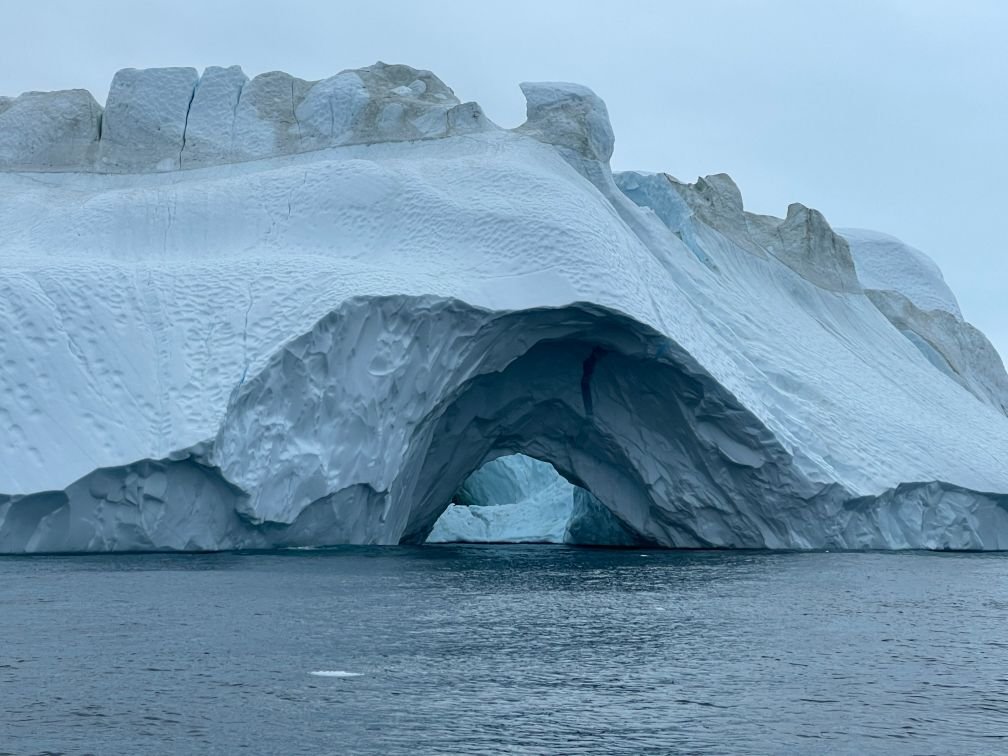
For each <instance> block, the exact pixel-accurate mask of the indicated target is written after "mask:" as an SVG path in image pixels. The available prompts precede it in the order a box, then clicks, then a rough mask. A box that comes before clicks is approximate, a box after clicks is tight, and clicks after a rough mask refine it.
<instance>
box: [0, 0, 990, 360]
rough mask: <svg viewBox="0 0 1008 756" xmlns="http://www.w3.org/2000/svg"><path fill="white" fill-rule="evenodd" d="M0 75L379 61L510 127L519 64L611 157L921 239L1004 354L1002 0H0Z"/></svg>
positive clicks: (87, 79) (96, 82)
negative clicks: (607, 121) (590, 108)
mask: <svg viewBox="0 0 1008 756" xmlns="http://www.w3.org/2000/svg"><path fill="white" fill-rule="evenodd" d="M4 26H5V34H4V42H3V45H2V46H0V93H2V94H8V95H12V94H18V93H20V92H21V91H24V90H28V89H41V90H47V89H61V88H70V87H85V88H87V89H90V90H91V91H92V92H93V93H94V94H95V96H96V97H97V98H98V99H99V100H101V101H104V98H105V95H106V94H107V92H108V85H109V82H110V81H111V79H112V74H113V73H114V72H115V71H116V70H117V69H119V68H125V67H128V66H134V67H148V66H167V65H190V66H195V67H197V68H203V67H205V66H207V65H230V64H233V63H238V64H240V65H242V66H243V67H244V69H245V72H246V73H247V74H249V75H250V76H251V75H255V74H258V73H262V72H264V71H269V70H273V69H282V70H285V71H289V72H290V73H292V74H294V75H297V76H301V77H303V78H306V79H319V78H324V77H326V76H329V75H331V74H333V73H336V72H337V71H340V70H342V69H345V68H356V67H359V66H364V65H368V64H370V63H373V62H375V61H376V60H384V61H386V62H390V63H393V62H394V63H408V64H410V65H412V66H415V67H418V68H429V69H431V70H433V71H434V72H435V73H436V74H437V75H439V76H440V77H441V78H442V79H443V80H444V81H445V82H446V83H447V84H448V85H449V86H450V87H452V88H453V89H454V90H455V92H456V94H458V95H459V97H461V98H462V99H464V100H476V101H478V102H479V103H480V104H481V105H482V106H483V108H484V110H485V111H486V113H487V114H488V115H489V116H490V118H492V119H493V120H495V121H496V122H497V123H499V124H500V125H502V126H514V125H517V124H518V123H520V122H521V121H522V120H524V100H523V98H522V96H521V92H520V91H519V89H518V82H520V81H525V80H531V81H536V80H565V81H574V82H579V83H582V84H586V85H588V86H590V87H592V88H593V89H594V90H595V91H596V92H598V94H600V95H601V96H602V97H603V99H605V101H606V102H607V104H608V106H609V113H610V115H611V117H612V121H613V127H614V130H615V132H616V154H615V156H614V158H613V165H614V167H615V168H617V169H629V168H635V169H641V170H655V171H666V172H668V173H671V174H673V175H675V176H677V177H679V178H681V179H689V180H693V179H694V178H695V177H696V176H698V175H704V174H708V173H716V172H721V171H724V172H726V173H730V174H731V175H732V176H733V177H734V178H735V180H736V182H737V183H738V184H739V186H740V187H741V189H742V194H743V197H744V198H745V202H746V206H747V208H748V209H750V210H754V211H756V212H761V213H771V214H774V215H783V214H784V212H785V210H786V208H787V205H788V203H790V202H792V201H800V202H802V203H804V204H806V205H809V206H811V207H815V208H817V209H819V210H821V211H822V212H823V213H824V214H825V215H826V217H827V218H828V219H829V221H830V222H831V223H832V224H833V225H834V226H860V227H864V228H873V229H876V230H880V231H885V232H887V233H891V234H893V235H895V236H898V237H900V238H902V239H903V240H904V241H907V242H909V243H910V244H913V245H914V246H916V247H919V248H920V249H922V250H924V251H925V252H927V253H928V254H930V255H931V256H932V257H933V258H934V259H935V260H936V261H937V262H938V264H939V265H940V266H941V267H942V270H943V271H944V273H945V278H946V280H947V281H948V282H949V285H950V286H951V287H952V289H953V291H954V292H955V293H956V295H957V296H958V297H959V301H960V304H961V306H962V310H963V313H964V315H965V316H966V318H967V319H968V320H970V321H971V322H973V323H974V324H975V325H977V326H978V327H980V328H981V329H982V330H983V331H985V332H986V333H987V335H988V336H990V338H991V340H992V341H994V343H995V345H996V346H997V347H998V348H999V350H1000V352H1001V354H1002V355H1008V304H1006V297H1005V294H1004V289H1005V284H1006V283H1008V262H1006V258H1005V248H1004V247H1005V242H1004V232H1003V230H1002V229H1001V228H1000V226H1001V223H1002V217H1003V206H1004V204H1005V200H1006V199H1008V196H1006V191H1005V189H1004V186H1005V184H1004V181H1005V177H1006V176H1008V52H1006V51H1008V43H1006V40H1008V3H1004V2H1002V1H1001V0H959V2H952V0H949V1H948V2H934V1H933V0H871V1H870V2H869V1H866V2H860V1H858V0H847V1H846V2H841V1H840V0H837V1H836V2H832V3H818V2H815V3H813V2H808V0H801V1H798V0H747V1H746V0H690V1H689V2H685V1H672V0H668V1H666V2H647V1H645V0H641V1H640V2H634V1H633V0H624V2H622V3H614V2H606V3H602V2H595V1H594V0H582V1H581V2H572V1H571V2H569V1H567V0H563V1H560V2H551V1H549V0H537V1H534V2H530V1H528V0H505V1H504V2H501V1H499V0H483V1H481V2H474V1H472V0H470V2H436V0H428V1H427V2H424V3H418V2H396V0H379V2H371V3H369V2H354V3H342V2H304V1H297V0H285V1H284V2H278V1H277V0H271V1H269V2H263V1H261V0H241V1H238V0H224V1H222V2H209V0H204V1H202V2H194V1H192V0H173V1H172V2H163V1H162V0H151V1H148V2H136V0H130V1H129V2H126V1H123V0H109V1H99V2H89V3H82V2H79V1H78V0H73V1H66V2H61V1H58V0H36V2H34V3H17V4H15V3H9V4H6V3H5V7H4Z"/></svg>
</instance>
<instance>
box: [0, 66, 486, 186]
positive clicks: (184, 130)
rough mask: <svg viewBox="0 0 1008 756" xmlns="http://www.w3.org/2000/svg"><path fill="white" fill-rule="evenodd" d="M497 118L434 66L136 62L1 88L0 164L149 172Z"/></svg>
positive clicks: (481, 126) (441, 130) (422, 134)
mask: <svg viewBox="0 0 1008 756" xmlns="http://www.w3.org/2000/svg"><path fill="white" fill-rule="evenodd" d="M494 128H496V127H495V126H494V125H493V124H491V123H490V122H489V121H488V120H487V119H486V118H485V116H484V115H483V112H482V110H481V109H480V108H479V106H478V105H476V103H471V102H470V103H461V102H459V100H458V98H457V97H455V94H454V93H453V92H452V90H451V89H449V88H448V87H447V86H446V85H445V84H444V83H443V82H442V81H441V80H440V79H439V78H438V77H436V76H435V75H434V74H432V73H431V72H430V71H423V70H418V69H415V68H411V67H410V66H403V65H389V64H386V63H380V62H379V63H376V64H375V65H373V66H368V67H366V68H361V69H357V70H353V71H343V72H342V73H339V74H336V75H335V76H332V77H329V78H328V79H323V80H321V81H305V80H304V79H299V78H297V77H294V76H291V75H290V74H287V73H284V72H282V71H271V72H269V73H264V74H261V75H259V76H256V77H255V78H253V79H251V80H250V79H249V78H248V77H247V76H246V75H245V73H244V72H243V71H242V70H241V68H240V67H238V66H231V67H230V68H220V67H216V66H214V67H210V68H207V69H206V70H205V71H204V72H203V75H202V76H200V75H199V73H198V72H197V71H196V69H194V68H149V69H134V68H127V69H123V70H121V71H119V72H118V73H116V75H115V77H114V78H113V80H112V85H111V89H110V91H109V96H108V101H107V103H106V106H105V108H104V109H102V107H101V106H100V105H99V104H98V103H97V102H96V101H95V100H94V98H93V97H92V96H91V95H90V94H89V93H88V92H86V91H84V90H79V89H75V90H68V91H63V92H29V93H25V94H22V95H20V96H19V97H15V98H0V170H4V171H79V172H102V173H147V172H156V171H171V170H177V169H181V168H196V167H204V166H210V165H219V164H226V163H236V162H243V161H247V160H257V159H260V158H267V157H276V156H281V155H291V154H296V153H301V152H309V151H312V150H319V149H324V148H327V147H334V146H339V145H346V144H369V143H374V142H395V141H409V140H417V139H435V138H440V137H445V136H452V135H456V134H465V133H471V132H473V131H483V130H488V129H494Z"/></svg>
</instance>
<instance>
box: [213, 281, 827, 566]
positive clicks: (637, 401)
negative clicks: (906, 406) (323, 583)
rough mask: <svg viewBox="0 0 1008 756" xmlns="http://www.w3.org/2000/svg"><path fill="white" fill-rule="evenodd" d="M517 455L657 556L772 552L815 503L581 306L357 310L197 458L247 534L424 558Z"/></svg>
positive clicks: (312, 335) (314, 343)
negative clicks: (216, 471) (487, 478)
mask: <svg viewBox="0 0 1008 756" xmlns="http://www.w3.org/2000/svg"><path fill="white" fill-rule="evenodd" d="M514 453H522V454H526V455H528V456H531V457H534V458H536V459H540V460H543V461H547V462H550V463H551V464H552V465H553V466H554V467H556V469H557V470H558V471H559V472H560V473H561V474H562V475H563V476H564V477H566V478H567V479H568V480H570V481H571V482H573V483H575V484H577V485H579V486H581V487H582V488H585V489H587V490H589V491H591V492H592V493H593V494H594V495H595V496H596V497H597V498H598V499H599V500H600V501H601V502H602V503H603V504H604V505H605V506H606V507H607V508H608V509H609V510H610V511H611V512H612V513H613V514H614V515H615V516H616V518H617V519H619V521H620V522H622V523H623V524H624V525H625V526H626V527H627V528H628V529H629V530H630V531H631V532H632V533H634V534H636V535H638V536H639V537H641V538H643V539H644V540H647V541H650V542H654V543H658V544H662V545H669V546H706V545H721V546H760V547H767V546H770V547H774V546H782V545H784V544H785V543H787V539H788V538H789V537H790V534H789V528H788V525H787V523H786V522H785V520H783V519H782V518H784V517H787V516H788V513H791V512H793V511H794V509H795V507H798V506H802V505H804V504H807V501H808V499H809V498H810V497H812V496H814V495H815V494H816V493H818V491H819V487H818V486H815V485H814V484H812V483H810V482H809V481H807V480H805V479H804V478H803V476H801V475H800V474H799V473H798V472H797V471H796V470H795V468H793V467H792V465H791V458H790V455H789V454H788V453H787V452H786V451H785V450H784V449H783V448H782V447H781V445H780V444H779V443H778V442H777V440H776V438H775V437H774V436H773V435H772V434H771V433H770V432H769V431H768V430H767V429H766V428H765V427H764V426H763V425H762V423H760V422H759V421H758V419H757V418H755V417H754V416H753V415H752V414H751V413H750V412H748V411H747V410H745V409H744V408H743V407H741V406H740V405H739V404H738V402H737V401H736V400H735V399H734V397H733V396H732V395H731V394H730V393H729V392H727V391H726V390H725V389H724V388H723V387H721V386H720V385H719V384H718V383H717V382H716V381H714V380H713V379H712V378H711V377H710V376H709V375H708V374H707V373H706V372H705V371H704V370H703V369H702V368H700V367H699V365H697V364H696V362H695V361H694V360H693V359H692V358H691V357H690V356H689V355H688V354H687V353H685V352H684V351H683V350H682V349H681V348H680V347H679V346H678V345H677V344H675V343H674V342H671V341H670V340H668V339H667V338H666V337H664V336H662V335H660V334H659V333H658V332H656V331H655V330H653V329H651V328H650V327H648V326H646V325H644V324H642V323H639V322H638V321H635V320H633V319H631V318H629V317H627V316H626V315H623V314H621V313H618V312H616V311H614V310H610V309H606V308H604V307H600V306H597V305H594V304H586V303H576V304H571V305H569V306H565V307H559V308H537V309H529V310H521V311H511V312H494V311H488V310H484V309H481V308H477V307H472V306H470V305H467V304H465V303H463V302H460V301H458V300H454V299H440V298H434V297H419V298H417V297H388V298H370V299H361V300H353V301H351V302H349V303H347V304H345V305H344V306H342V307H341V308H340V309H339V310H338V311H336V312H334V313H332V314H331V315H330V316H328V317H326V318H323V320H321V321H320V322H319V323H318V324H316V326H315V327H314V328H313V329H312V330H311V331H310V332H308V333H306V334H304V335H303V336H302V337H300V338H298V339H296V340H294V341H293V342H291V343H290V344H288V345H286V346H285V347H284V348H283V349H282V350H281V351H280V352H279V353H278V354H277V355H275V356H274V357H273V358H272V359H271V360H270V362H269V363H268V364H267V365H266V366H265V368H264V369H263V370H262V371H261V372H260V373H259V374H258V375H257V376H256V377H254V378H253V379H251V380H249V381H247V382H246V383H244V384H243V385H242V386H241V387H240V388H239V389H238V390H237V391H236V393H235V395H234V396H233V398H232V402H231V405H230V407H229V410H228V413H227V416H226V418H225V420H224V422H223V424H222V426H221V430H220V432H219V434H218V436H217V438H216V440H215V442H214V451H213V460H214V463H215V464H216V465H218V466H219V468H220V470H221V472H222V474H223V475H224V477H225V478H226V479H227V480H228V481H229V482H231V483H233V484H234V485H236V486H238V487H239V488H241V489H242V490H244V491H246V492H248V497H247V498H246V499H245V500H243V501H242V502H241V503H240V504H239V508H240V510H241V512H242V514H243V516H245V517H246V518H248V519H249V520H251V521H253V522H257V523H269V524H271V525H273V526H274V527H276V526H286V525H292V524H294V523H296V521H297V520H298V519H299V518H300V517H302V516H303V514H304V513H305V512H306V511H309V510H314V511H315V513H316V514H315V516H318V512H319V510H322V511H324V512H326V513H327V518H331V519H333V520H334V527H333V528H330V529H329V531H328V532H329V533H330V537H335V538H338V539H339V540H341V541H343V542H353V543H421V542H423V541H424V539H425V538H426V537H427V534H428V533H429V531H430V530H431V528H432V527H433V525H434V523H435V521H436V520H437V518H438V516H439V515H440V514H441V513H442V512H443V511H444V509H445V508H446V507H447V505H448V503H449V501H450V500H451V497H452V494H453V493H454V491H455V490H456V489H457V488H458V486H459V485H460V484H461V483H462V481H464V480H465V479H466V477H467V476H468V475H470V474H471V473H472V472H473V471H475V470H476V469H477V468H479V467H480V466H481V465H482V464H484V463H485V462H487V461H488V460H492V459H494V458H496V457H499V456H502V455H505V454H514Z"/></svg>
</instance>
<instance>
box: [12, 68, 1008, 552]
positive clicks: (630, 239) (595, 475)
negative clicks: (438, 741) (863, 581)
mask: <svg viewBox="0 0 1008 756" xmlns="http://www.w3.org/2000/svg"><path fill="white" fill-rule="evenodd" d="M523 90H524V91H525V94H526V97H527V99H528V103H529V107H528V120H527V122H526V123H525V124H524V125H522V126H521V127H519V128H518V129H515V130H512V131H507V130H503V129H500V128H498V127H496V126H495V125H494V124H492V123H491V122H489V121H488V120H487V119H486V118H485V117H484V116H483V114H482V111H481V110H480V108H479V107H478V106H477V105H475V104H474V103H459V102H458V100H457V99H455V97H454V95H453V94H452V93H451V90H450V89H448V88H447V87H446V86H445V85H444V84H443V83H441V82H440V81H439V80H438V79H437V78H436V77H435V76H433V75H432V74H430V73H429V72H423V71H416V70H414V69H410V68H408V67H405V66H384V65H381V64H379V65H376V66H372V67H370V68H367V69H361V70H359V71H350V72H344V73H341V74H338V75H337V76H335V77H332V78H330V79H326V80H323V81H320V82H305V81H302V80H300V79H296V78H294V77H290V76H288V75H287V74H283V73H278V72H275V73H271V74H265V75H263V76H258V77H256V78H254V79H252V80H251V81H249V80H247V79H246V77H245V76H244V74H243V73H242V72H241V71H240V69H237V68H231V69H219V68H214V69H208V70H207V71H206V72H205V73H204V74H203V76H202V77H201V76H199V75H197V73H196V72H195V71H194V70H193V69H157V70H147V71H133V70H127V71H124V72H120V73H119V74H117V75H116V78H115V80H114V82H113V86H112V89H111V91H110V94H109V100H108V103H107V104H106V107H105V109H104V110H102V108H101V107H100V106H99V105H98V104H97V103H95V102H94V100H93V98H91V97H90V95H87V93H84V92H81V91H80V90H73V91H69V92H57V93H43V94H39V93H31V94H26V95H22V96H20V97H17V98H0V227H2V228H3V229H4V234H3V237H2V239H0V318H2V321H0V322H2V323H3V327H2V328H0V427H2V428H3V429H4V431H5V433H4V434H3V435H2V436H0V491H2V492H4V493H3V494H2V495H0V551H4V552H23V551H29V552H31V551H102V550H124V549H222V548H244V547H268V546H306V545H325V544H336V543H399V542H408V543H415V542H420V541H423V540H424V539H425V538H426V537H427V535H428V534H429V532H430V531H431V529H432V528H433V526H434V523H435V521H436V520H437V519H438V517H439V515H441V513H442V512H443V511H444V510H445V508H446V507H447V506H448V504H449V502H450V501H451V499H452V497H453V495H455V493H456V491H457V490H458V488H459V486H460V485H461V484H462V483H463V481H465V480H466V479H467V477H468V476H469V475H470V474H471V473H473V472H474V471H475V470H477V469H478V468H479V467H480V466H481V465H482V464H483V463H484V462H486V461H488V460H492V459H495V458H497V457H500V456H503V455H507V454H514V453H523V454H527V455H528V456H530V457H534V458H536V459H539V460H543V461H548V462H550V463H552V465H553V466H554V467H555V468H556V469H557V470H559V471H560V473H562V475H563V476H564V477H566V478H567V479H568V480H570V481H572V482H574V483H576V484H577V485H578V486H580V487H582V488H584V489H586V490H587V491H590V492H591V494H593V495H594V496H595V497H597V499H598V500H599V501H600V502H602V504H604V506H605V507H607V508H608V509H609V510H610V512H611V513H612V514H613V516H614V517H615V518H616V519H617V520H618V521H619V522H620V523H621V524H622V526H623V527H624V528H626V529H627V530H628V531H629V532H631V533H633V534H634V535H635V537H638V538H640V539H641V540H642V541H646V542H650V543H656V544H661V545H667V546H736V547H743V546H744V547H764V548H861V547H872V548H976V549H997V548H1008V465H1006V462H1005V460H1008V417H1006V411H1008V410H1006V407H1008V398H1006V391H1005V387H1006V386H1008V379H1006V378H1005V374H1004V368H1003V366H1002V365H1001V362H1000V359H999V358H998V356H997V353H996V352H995V351H994V350H993V348H992V347H990V345H989V343H988V342H987V341H986V339H984V338H983V336H982V334H980V333H979V332H978V331H976V330H975V329H973V328H972V327H971V326H969V325H968V324H966V323H964V322H963V321H962V320H961V318H960V316H959V314H958V311H957V309H953V308H952V307H950V306H949V305H950V302H951V304H953V305H954V298H953V299H951V300H950V299H949V296H950V295H949V294H947V293H946V290H944V289H942V287H940V286H937V284H936V280H938V281H940V277H938V279H936V278H935V275H934V271H933V269H931V268H929V266H928V265H926V264H917V263H919V262H920V258H919V257H917V256H914V258H913V259H914V260H915V261H917V262H916V263H915V265H916V266H917V267H915V268H914V269H913V271H910V270H909V269H908V273H907V276H906V277H905V278H901V276H900V270H901V267H900V266H888V267H887V266H885V265H876V266H874V267H871V264H870V263H866V262H864V261H865V260H870V259H871V257H870V251H868V252H865V253H864V254H862V252H863V251H864V250H863V249H862V247H863V245H865V244H867V245H869V246H870V245H871V244H873V243H874V242H872V240H871V239H870V238H868V240H867V242H866V241H865V239H866V238H867V237H866V236H865V235H864V234H863V233H862V232H857V234H855V233H851V234H850V236H849V237H847V238H845V236H843V235H838V234H836V233H834V232H833V230H832V229H831V228H830V227H829V225H828V223H827V222H826V219H825V218H823V217H822V215H821V214H819V213H818V212H816V211H814V210H811V209H809V208H805V207H804V206H802V205H799V204H794V205H792V206H791V207H790V208H788V211H787V214H786V217H785V218H783V219H780V218H771V217H768V216H758V215H753V214H751V213H747V212H745V211H744V209H743V206H742V199H741V194H740V192H739V191H738V189H737V187H735V185H734V183H733V182H732V181H731V179H729V178H728V177H727V176H722V175H718V176H709V177H706V178H704V179H700V180H698V182H697V183H696V184H685V183H681V182H679V181H676V180H675V179H672V178H671V177H669V176H667V175H665V174H660V173H658V174H647V173H623V174H618V175H616V176H614V175H613V174H612V173H611V172H610V170H609V166H608V159H609V157H610V155H611V153H612V144H613V135H612V130H611V128H610V126H609V119H608V114H607V113H606V109H605V105H604V104H603V103H602V102H601V100H599V99H598V98H597V97H596V96H595V95H594V94H592V93H591V92H590V90H587V89H585V88H583V87H579V86H575V85H567V84H526V85H523ZM858 234H861V235H860V236H859V235H858ZM876 247H877V245H876ZM866 265H867V266H869V267H865V266H866ZM862 269H864V270H871V271H872V272H871V274H870V275H869V274H868V273H864V274H862V273H861V271H862ZM928 271H930V272H928ZM861 275H864V279H862V278H860V276H861ZM922 276H923V278H922ZM922 281H923V283H922ZM925 284H926V285H925ZM936 301H937V302H938V304H939V307H938V309H933V308H934V307H935V302H936ZM928 308H932V309H928ZM932 352H934V353H932Z"/></svg>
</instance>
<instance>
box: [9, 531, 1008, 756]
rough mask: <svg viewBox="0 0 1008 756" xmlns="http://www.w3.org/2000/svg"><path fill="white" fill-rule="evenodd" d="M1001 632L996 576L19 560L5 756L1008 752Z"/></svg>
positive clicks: (450, 559)
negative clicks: (42, 755)
mask: <svg viewBox="0 0 1008 756" xmlns="http://www.w3.org/2000/svg"><path fill="white" fill-rule="evenodd" d="M1006 620H1008V556H1001V555H994V556H984V555H949V554H941V555H939V554H753V553H738V552H734V553H733V552H713V553H703V552H700V553H685V554H684V553H674V552H638V551H603V550H581V549H569V548H562V547H547V546H535V547H519V546H513V547H477V546H472V547H452V546H438V547H435V546H428V547H422V548H386V549H368V548H355V549H341V550H334V551H326V552H291V553H281V554H244V555H242V554H223V555H213V556H164V555H146V556H145V555H137V556H94V557H42V558H5V559H0V752H9V753H17V754H21V753H37V752H43V751H50V752H63V753H101V754H105V753H109V754H146V753H224V754H231V753H241V752H248V753H383V754H385V753H451V754H460V753H498V752H501V751H507V752H515V753H525V752H528V753H669V752H689V753H718V754H736V753H737V754H751V753H774V754H779V753H810V754H820V753H865V752H867V753H883V752H884V753H997V752H1008V622H1006ZM316 671H336V672H349V673H357V674H358V675H359V676H357V677H320V676H316V675H313V674H311V673H312V672H316Z"/></svg>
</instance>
